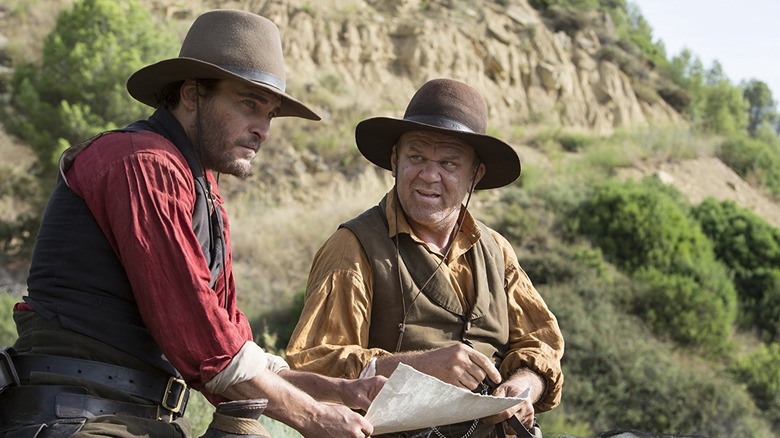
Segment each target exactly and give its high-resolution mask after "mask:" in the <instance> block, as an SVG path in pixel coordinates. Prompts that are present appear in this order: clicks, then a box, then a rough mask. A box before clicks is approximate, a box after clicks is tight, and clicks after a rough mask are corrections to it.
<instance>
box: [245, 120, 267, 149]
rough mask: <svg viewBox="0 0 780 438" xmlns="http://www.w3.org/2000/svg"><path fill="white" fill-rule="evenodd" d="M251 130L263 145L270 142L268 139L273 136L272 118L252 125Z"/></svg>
mask: <svg viewBox="0 0 780 438" xmlns="http://www.w3.org/2000/svg"><path fill="white" fill-rule="evenodd" d="M249 130H250V131H251V132H252V134H253V135H255V136H256V137H257V138H258V139H259V140H260V142H261V143H262V142H264V141H266V140H268V138H269V137H270V136H271V118H270V117H263V118H261V119H260V120H258V121H257V122H255V123H254V124H252V126H251V127H250V129H249Z"/></svg>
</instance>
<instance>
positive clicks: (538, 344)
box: [493, 232, 564, 412]
mask: <svg viewBox="0 0 780 438" xmlns="http://www.w3.org/2000/svg"><path fill="white" fill-rule="evenodd" d="M493 237H494V238H495V239H496V242H498V244H499V246H500V247H501V249H502V252H503V253H504V260H505V264H506V274H505V275H506V277H505V289H506V291H507V296H508V306H509V312H508V313H509V350H508V351H507V354H506V356H505V357H504V360H503V361H502V362H501V366H500V371H501V374H502V376H503V377H504V378H505V379H506V378H508V377H509V376H510V375H512V374H513V373H514V372H515V371H517V370H519V369H521V368H528V369H530V370H532V371H534V372H535V373H536V374H538V375H539V376H540V377H541V378H542V379H543V380H544V382H545V393H544V395H543V396H542V398H541V400H539V402H537V403H536V405H535V408H536V410H537V411H538V412H544V411H548V410H550V409H552V408H554V407H555V406H557V405H558V404H559V403H560V401H561V391H562V389H563V372H562V370H561V359H562V357H563V350H564V340H563V335H562V334H561V330H560V328H559V326H558V320H557V319H556V318H555V315H553V313H552V312H551V311H550V309H549V308H548V307H547V304H546V303H545V302H544V299H543V298H542V296H541V295H540V294H539V292H538V291H537V290H536V288H534V286H533V284H532V283H531V280H530V279H529V278H528V275H527V274H526V273H525V271H523V269H522V268H521V267H520V264H519V263H518V260H517V255H516V254H515V252H514V249H513V248H512V246H511V244H509V242H508V241H507V240H506V239H505V238H503V237H502V236H500V235H499V234H498V233H496V232H493Z"/></svg>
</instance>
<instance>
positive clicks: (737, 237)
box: [692, 198, 780, 340]
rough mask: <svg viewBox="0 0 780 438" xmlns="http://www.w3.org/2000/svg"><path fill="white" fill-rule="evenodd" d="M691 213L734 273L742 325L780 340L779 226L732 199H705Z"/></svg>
mask: <svg viewBox="0 0 780 438" xmlns="http://www.w3.org/2000/svg"><path fill="white" fill-rule="evenodd" d="M692 213H693V216H694V217H695V218H696V219H697V220H698V221H699V222H700V223H701V227H702V229H703V230H704V233H705V234H707V236H709V237H710V240H712V242H713V244H714V249H715V254H716V255H717V257H718V258H719V259H720V260H721V261H723V263H725V264H726V266H728V268H729V269H730V270H731V271H732V272H733V274H734V284H735V286H736V288H737V292H738V294H739V300H740V304H741V305H742V308H743V309H744V313H745V314H744V318H743V319H744V321H745V324H747V325H750V326H752V327H755V328H756V329H758V331H759V332H760V333H762V334H764V335H765V336H766V337H768V338H769V339H775V340H780V229H778V228H775V227H773V226H771V225H769V224H768V223H766V222H765V221H764V220H762V219H761V218H759V217H758V216H756V215H755V214H753V213H752V212H750V211H748V210H745V209H744V208H741V207H739V206H738V205H737V204H735V203H734V202H732V201H723V202H720V201H716V200H714V199H712V198H709V199H707V200H705V201H704V202H702V203H701V204H700V205H699V206H697V207H695V208H694V209H693V211H692Z"/></svg>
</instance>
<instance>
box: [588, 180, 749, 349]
mask: <svg viewBox="0 0 780 438" xmlns="http://www.w3.org/2000/svg"><path fill="white" fill-rule="evenodd" d="M576 219H577V221H578V229H579V230H580V232H582V234H583V235H584V236H586V237H588V238H589V239H591V241H593V243H594V244H595V245H596V246H598V247H599V248H600V249H601V250H602V251H603V253H604V256H605V257H606V258H607V259H608V260H610V261H611V262H612V263H614V264H615V265H617V266H618V267H620V268H621V269H624V270H626V271H627V272H628V273H629V274H630V275H634V276H635V279H636V281H637V283H638V284H639V285H641V287H640V288H638V289H637V293H636V295H635V296H634V297H633V300H634V301H633V303H632V305H631V307H632V309H633V310H634V311H635V312H636V313H637V314H638V315H640V316H642V317H643V318H645V319H646V320H647V321H648V323H649V324H650V326H651V327H652V328H653V329H654V330H656V332H657V333H661V334H664V335H667V336H669V337H670V338H671V339H674V340H675V341H677V342H678V343H680V344H681V345H689V346H694V345H698V346H700V347H702V348H703V349H704V350H706V351H710V352H718V351H721V350H723V349H725V348H727V346H728V343H729V339H730V335H731V325H732V324H733V323H734V321H735V319H736V293H735V291H734V287H733V284H732V283H731V280H730V278H729V277H728V275H727V273H726V271H725V268H724V266H723V265H721V264H720V263H719V262H717V260H716V259H715V254H714V252H713V249H712V245H711V243H710V241H709V240H708V239H707V237H706V236H705V235H704V233H703V232H702V231H701V229H700V227H699V224H698V223H697V222H696V221H695V220H693V219H692V218H690V217H689V215H688V212H687V210H686V209H685V208H684V205H683V204H682V203H681V201H680V199H679V193H677V192H675V191H673V190H672V189H669V188H667V187H665V186H663V185H662V184H661V183H660V182H658V181H656V180H654V179H645V180H643V181H641V182H638V183H637V182H626V183H619V182H615V181H611V182H607V183H605V184H602V185H600V186H598V187H596V189H595V191H594V194H593V196H592V197H591V198H590V199H588V200H586V201H585V202H583V204H582V206H581V208H580V209H579V210H578V211H577V212H576Z"/></svg>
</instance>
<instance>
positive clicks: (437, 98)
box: [355, 79, 520, 189]
mask: <svg viewBox="0 0 780 438" xmlns="http://www.w3.org/2000/svg"><path fill="white" fill-rule="evenodd" d="M409 131H433V132H439V133H442V134H447V135H450V136H452V137H456V138H459V139H461V140H463V141H465V142H466V143H468V144H469V145H471V147H473V148H474V150H475V151H476V153H477V156H478V157H479V159H480V160H481V161H482V163H483V164H484V165H485V175H484V176H483V177H482V179H481V180H480V181H479V183H477V186H476V188H477V189H493V188H496V187H502V186H505V185H507V184H509V183H511V182H512V181H514V180H516V179H517V177H519V176H520V157H518V155H517V152H515V150H514V149H513V148H512V146H509V145H508V144H506V143H504V142H503V141H501V140H499V139H497V138H494V137H491V136H489V135H487V134H486V132H487V105H485V101H484V100H483V99H482V96H481V95H480V94H479V92H478V91H477V90H475V89H474V88H472V87H471V86H469V85H468V84H465V83H463V82H460V81H455V80H452V79H433V80H430V81H428V82H426V83H425V84H423V86H422V87H420V89H419V90H417V92H416V93H415V94H414V96H413V97H412V100H411V101H409V106H407V107H406V113H405V114H404V118H403V119H393V118H388V117H374V118H371V119H367V120H363V121H362V122H360V123H358V125H357V128H356V129H355V141H356V142H357V146H358V149H359V150H360V153H361V154H363V156H364V157H366V158H367V159H368V160H369V161H371V162H372V163H374V164H376V165H377V166H379V167H381V168H384V169H387V170H391V165H390V156H391V153H392V150H393V146H394V145H395V144H396V142H397V141H398V139H399V138H400V137H401V135H403V134H404V133H406V132H409Z"/></svg>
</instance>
